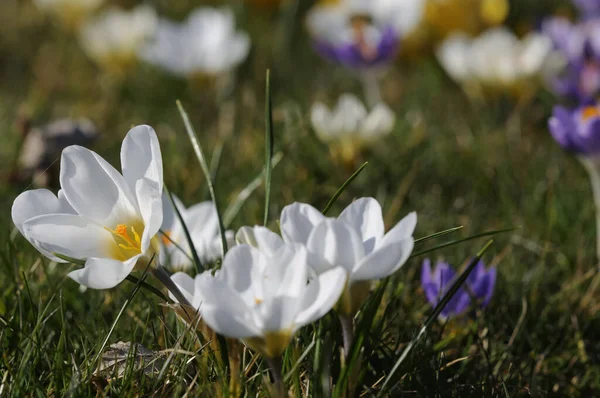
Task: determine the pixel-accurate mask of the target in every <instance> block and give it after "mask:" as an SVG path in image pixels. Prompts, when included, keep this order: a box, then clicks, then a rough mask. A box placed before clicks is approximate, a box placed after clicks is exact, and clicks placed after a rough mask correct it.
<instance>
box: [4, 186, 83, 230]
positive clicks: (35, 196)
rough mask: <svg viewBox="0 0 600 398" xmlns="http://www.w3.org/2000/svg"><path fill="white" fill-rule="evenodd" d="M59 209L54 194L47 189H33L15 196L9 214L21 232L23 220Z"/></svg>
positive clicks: (58, 201)
mask: <svg viewBox="0 0 600 398" xmlns="http://www.w3.org/2000/svg"><path fill="white" fill-rule="evenodd" d="M61 210H62V206H61V202H60V200H59V199H58V198H57V197H56V195H54V194H53V193H52V192H50V191H49V190H47V189H35V190H31V191H25V192H23V193H22V194H20V195H19V196H17V198H16V199H15V201H14V202H13V205H12V209H11V215H12V220H13V223H14V224H15V226H16V227H17V229H18V230H19V232H21V234H23V223H24V222H25V221H27V220H29V219H31V218H34V217H37V216H41V215H44V214H53V213H62V212H63V211H61ZM70 213H71V214H72V213H73V211H72V210H71V212H70Z"/></svg>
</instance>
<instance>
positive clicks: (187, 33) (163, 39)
mask: <svg viewBox="0 0 600 398" xmlns="http://www.w3.org/2000/svg"><path fill="white" fill-rule="evenodd" d="M249 51H250V37H249V36H248V35H247V34H246V33H244V32H237V31H236V30H235V19H234V15H233V12H232V11H231V10H229V9H227V8H222V9H217V8H211V7H203V8H198V9H196V10H195V11H193V12H192V13H191V14H190V15H189V17H188V18H187V20H186V21H185V22H183V23H182V24H176V23H173V22H171V21H168V20H164V19H161V20H160V21H159V24H158V30H157V32H156V36H155V38H154V40H153V42H152V43H150V44H149V45H148V46H146V47H145V48H144V50H143V51H142V53H141V55H142V57H143V58H144V59H145V60H146V61H148V62H150V63H152V64H156V65H158V66H160V67H162V68H164V69H166V70H167V71H169V72H171V73H173V74H175V75H179V76H185V77H197V76H206V75H208V76H217V75H220V74H223V73H226V72H229V71H231V70H232V69H233V68H235V67H236V66H237V65H239V64H240V63H241V62H242V61H243V60H244V59H246V57H247V56H248V52H249Z"/></svg>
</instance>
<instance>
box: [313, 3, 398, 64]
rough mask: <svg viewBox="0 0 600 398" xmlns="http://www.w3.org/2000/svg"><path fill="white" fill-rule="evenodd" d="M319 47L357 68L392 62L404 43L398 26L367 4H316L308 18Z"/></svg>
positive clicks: (324, 54)
mask: <svg viewBox="0 0 600 398" xmlns="http://www.w3.org/2000/svg"><path fill="white" fill-rule="evenodd" d="M307 24H308V29H309V31H310V33H311V35H312V36H313V40H314V44H313V47H314V49H315V51H316V52H317V53H318V54H319V55H320V56H321V57H323V58H324V59H326V60H328V61H331V62H334V63H337V64H339V65H342V66H345V67H348V68H353V69H369V68H373V67H378V66H381V65H385V64H387V63H390V62H391V61H393V59H394V58H395V56H396V54H397V53H398V50H399V47H400V34H399V33H398V31H397V30H396V28H395V27H394V26H392V25H391V24H389V23H387V22H385V21H382V20H380V19H378V18H376V17H375V16H374V15H373V13H372V10H371V9H370V8H369V7H366V6H364V4H363V5H362V6H361V7H359V8H357V7H354V6H352V5H349V4H346V3H344V4H342V5H324V6H316V7H314V9H313V10H312V11H311V12H310V13H309V15H308V18H307Z"/></svg>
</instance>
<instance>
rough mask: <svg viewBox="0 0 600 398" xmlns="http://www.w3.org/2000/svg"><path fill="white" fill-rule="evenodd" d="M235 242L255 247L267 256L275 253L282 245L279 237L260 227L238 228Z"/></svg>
mask: <svg viewBox="0 0 600 398" xmlns="http://www.w3.org/2000/svg"><path fill="white" fill-rule="evenodd" d="M235 240H236V241H237V242H238V243H240V244H247V245H250V246H254V247H257V248H258V249H259V250H260V251H262V252H264V253H267V254H268V255H272V254H273V253H275V252H276V251H277V250H279V249H280V248H281V247H282V245H283V244H284V243H283V239H282V238H281V236H279V235H277V234H276V233H274V232H273V231H271V230H270V229H268V228H266V227H261V226H255V227H254V228H252V227H242V228H240V229H239V230H238V232H237V234H236V236H235Z"/></svg>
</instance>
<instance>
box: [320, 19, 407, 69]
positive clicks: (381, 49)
mask: <svg viewBox="0 0 600 398" xmlns="http://www.w3.org/2000/svg"><path fill="white" fill-rule="evenodd" d="M399 47H400V38H399V37H398V34H397V33H396V31H395V29H394V28H393V27H391V26H389V27H387V28H385V29H384V30H383V31H381V35H380V37H379V38H378V40H377V41H376V42H375V43H372V44H371V43H367V42H366V41H363V40H358V39H357V40H354V41H347V42H338V43H336V42H334V41H329V40H327V39H320V38H317V39H315V41H314V49H315V51H316V52H317V54H319V55H320V56H321V57H323V58H325V59H326V60H328V61H332V62H335V63H337V64H341V65H343V66H346V67H349V68H369V67H374V66H379V65H384V64H386V63H389V62H391V61H392V60H393V59H394V57H395V56H396V54H397V52H398V49H399Z"/></svg>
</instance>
